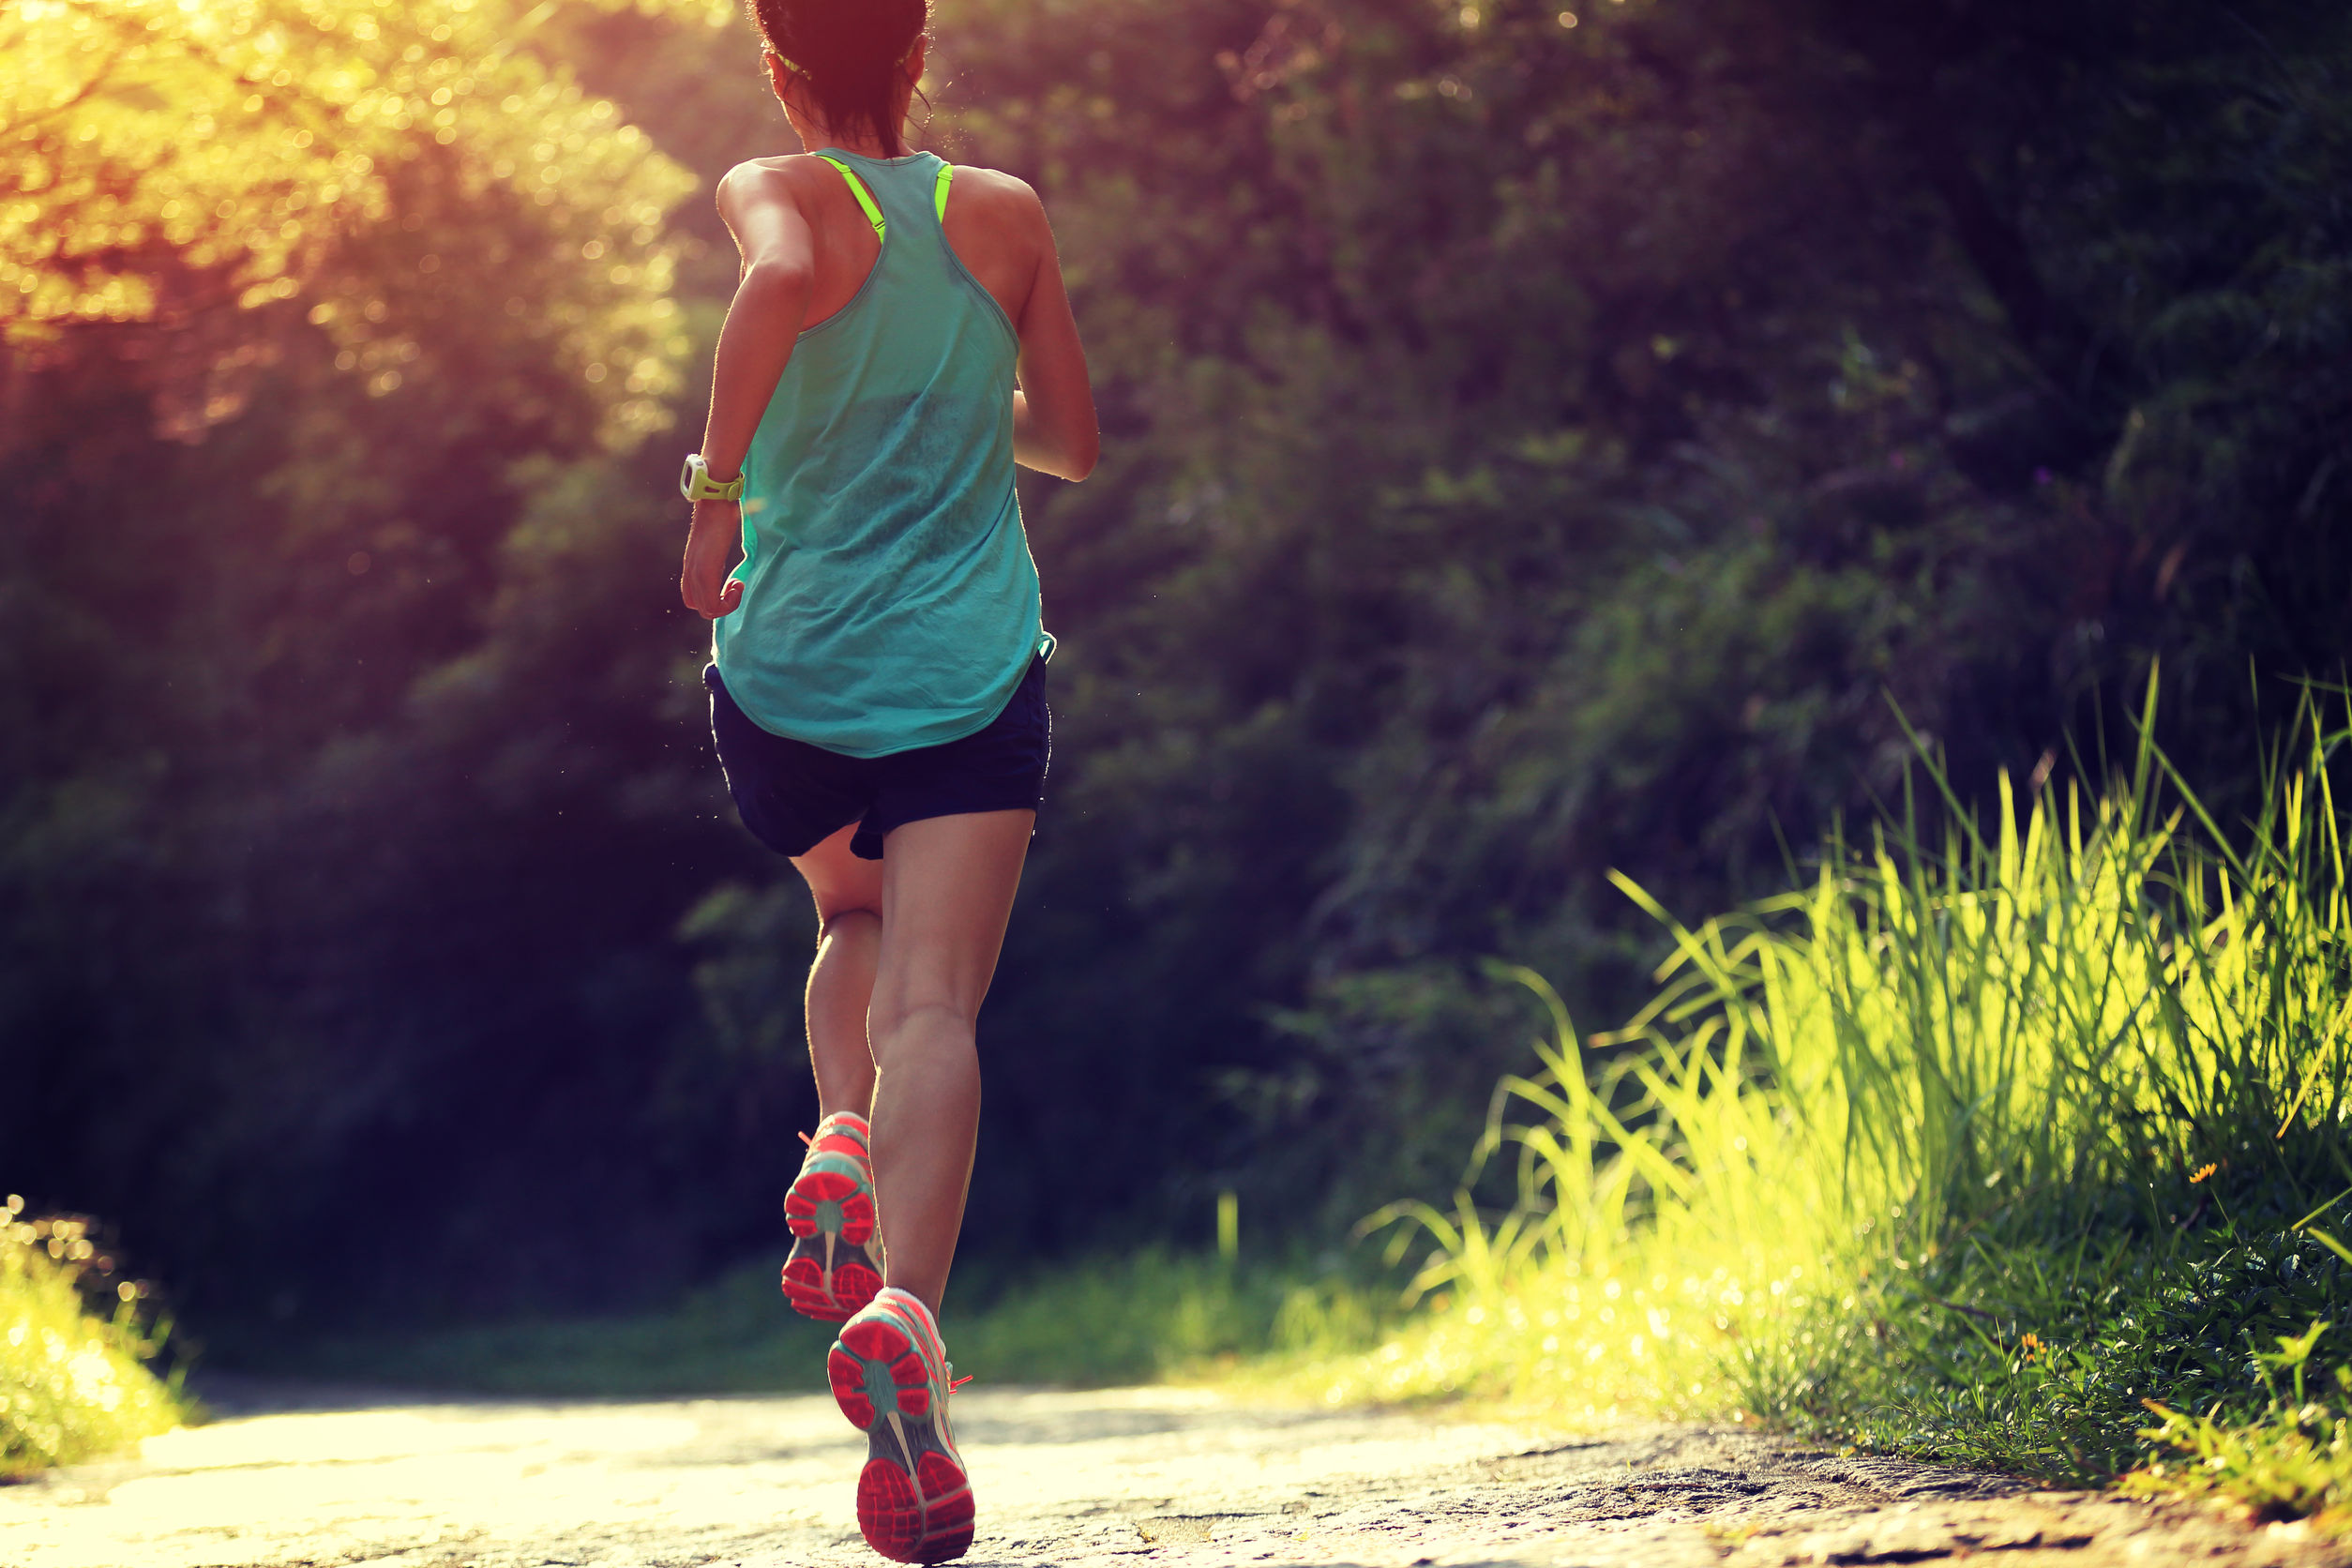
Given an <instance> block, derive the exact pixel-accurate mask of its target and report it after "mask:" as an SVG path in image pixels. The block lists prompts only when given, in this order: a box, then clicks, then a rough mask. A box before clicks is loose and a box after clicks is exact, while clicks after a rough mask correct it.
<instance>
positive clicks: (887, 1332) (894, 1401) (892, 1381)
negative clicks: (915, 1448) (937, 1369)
mask: <svg viewBox="0 0 2352 1568" xmlns="http://www.w3.org/2000/svg"><path fill="white" fill-rule="evenodd" d="M825 1380H826V1381H827V1382H828V1383H830V1384H831V1385H832V1387H833V1401H834V1403H835V1404H837V1405H838V1406H840V1407H841V1413H842V1414H843V1415H845V1416H847V1417H848V1418H849V1421H850V1425H852V1426H855V1427H856V1428H857V1429H858V1430H859V1431H861V1432H867V1433H870V1432H872V1431H873V1430H874V1429H875V1428H876V1427H877V1426H880V1425H882V1424H883V1423H884V1422H886V1421H887V1420H888V1419H889V1418H890V1416H891V1415H893V1414H894V1413H895V1414H897V1415H900V1416H912V1417H914V1418H916V1419H918V1420H919V1419H921V1418H923V1417H925V1416H927V1415H929V1414H930V1413H931V1387H930V1381H929V1380H928V1379H927V1377H926V1376H925V1375H924V1371H923V1356H922V1353H921V1352H920V1351H918V1350H917V1349H915V1348H914V1341H913V1340H912V1339H911V1338H909V1337H908V1336H907V1334H906V1331H905V1330H903V1329H901V1328H899V1327H898V1326H897V1324H895V1323H892V1322H890V1321H889V1320H888V1319H882V1318H867V1319H862V1320H860V1321H857V1322H853V1323H852V1324H850V1326H849V1327H847V1328H846V1329H843V1330H842V1331H841V1337H840V1338H838V1339H837V1340H835V1341H834V1342H833V1349H832V1350H831V1352H829V1353H828V1354H827V1355H826V1357H825Z"/></svg>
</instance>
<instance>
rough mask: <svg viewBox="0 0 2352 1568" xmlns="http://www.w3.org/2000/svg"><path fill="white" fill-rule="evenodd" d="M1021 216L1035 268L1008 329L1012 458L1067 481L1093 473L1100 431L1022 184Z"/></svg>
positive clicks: (1045, 243) (1061, 294)
mask: <svg viewBox="0 0 2352 1568" xmlns="http://www.w3.org/2000/svg"><path fill="white" fill-rule="evenodd" d="M1020 189H1021V192H1022V193H1023V194H1024V195H1026V196H1027V198H1028V200H1027V202H1026V203H1025V204H1024V206H1025V207H1026V209H1027V210H1026V211H1025V212H1024V214H1023V217H1024V219H1025V220H1026V222H1027V224H1028V225H1029V226H1030V227H1032V229H1033V243H1034V245H1035V256H1036V261H1035V270H1034V272H1033V275H1032V278H1031V280H1030V287H1029V296H1028V299H1027V300H1026V301H1025V302H1024V304H1023V305H1022V307H1021V312H1020V316H1019V318H1018V320H1017V321H1015V322H1014V324H1013V325H1014V329H1015V331H1017V332H1018V334H1019V336H1020V341H1021V356H1020V381H1021V387H1020V390H1019V391H1018V392H1016V393H1014V394H1013V457H1014V459H1015V460H1016V461H1018V462H1020V463H1022V464H1023V465H1025V466H1027V467H1030V468H1033V469H1036V470H1038V471H1039V472H1041V473H1045V474H1051V475H1055V476H1057V477H1059V478H1063V479H1069V480H1072V481H1076V480H1079V479H1083V478H1085V477H1086V476H1087V475H1089V474H1092V473H1093V472H1094V462H1095V460H1096V459H1097V458H1099V457H1100V456H1101V455H1102V449H1103V440H1102V432H1101V430H1100V429H1099V428H1098V427H1097V425H1096V423H1095V419H1094V388H1093V383H1092V381H1091V380H1090V379H1089V377H1088V375H1087V370H1086V350H1085V348H1084V346H1083V345H1081V344H1080V343H1079V342H1078V320H1077V318H1076V317H1074V316H1073V315H1072V314H1071V313H1070V295H1069V293H1068V291H1067V290H1066V289H1064V288H1063V283H1062V258H1061V256H1060V255H1059V254H1058V253H1057V252H1056V251H1055V249H1054V245H1053V227H1052V225H1051V224H1050V223H1048V221H1047V220H1046V208H1045V204H1043V203H1042V202H1039V201H1038V200H1037V196H1036V193H1035V192H1034V191H1033V190H1031V189H1030V188H1028V187H1027V186H1026V185H1024V186H1022V187H1021V188H1020Z"/></svg>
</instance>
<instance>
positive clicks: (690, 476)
mask: <svg viewBox="0 0 2352 1568" xmlns="http://www.w3.org/2000/svg"><path fill="white" fill-rule="evenodd" d="M678 493H679V494H680V495H683V496H685V497H686V499H687V500H688V501H741V500H742V499H743V475H740V474H738V475H735V476H734V477H733V478H731V479H729V480H726V481H724V482H722V481H720V480H717V479H714V478H712V477H711V469H710V464H708V463H707V462H705V461H703V460H702V454H701V453H700V452H693V453H689V454H688V455H687V457H686V467H685V469H684V470H683V471H682V472H681V473H680V474H679V475H678Z"/></svg>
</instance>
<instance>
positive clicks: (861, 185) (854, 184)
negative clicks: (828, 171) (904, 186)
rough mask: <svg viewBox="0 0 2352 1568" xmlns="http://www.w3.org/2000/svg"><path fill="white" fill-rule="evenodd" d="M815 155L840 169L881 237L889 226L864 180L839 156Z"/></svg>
mask: <svg viewBox="0 0 2352 1568" xmlns="http://www.w3.org/2000/svg"><path fill="white" fill-rule="evenodd" d="M817 156H818V157H819V158H825V155H824V154H822V153H819V154H818V155H817ZM825 161H826V162H827V163H830V164H832V165H833V166H834V167H835V168H836V169H838V170H840V171H841V177H842V178H843V179H845V180H847V181H849V182H850V194H851V195H852V196H854V197H856V198H857V204H858V205H859V206H861V207H863V208H865V209H866V221H867V222H868V223H871V224H872V225H873V226H874V237H875V238H876V239H881V238H882V237H883V235H884V234H886V233H887V232H888V228H889V226H888V225H887V224H885V223H883V222H882V208H880V207H878V206H876V205H874V199H873V198H872V197H871V196H868V195H867V193H866V182H865V181H863V180H861V179H859V178H858V177H857V176H856V175H855V174H853V173H851V172H850V166H849V165H848V164H846V163H844V162H842V161H841V160H840V159H839V158H825ZM945 206H946V204H945V202H944V201H942V203H941V207H942V210H944V209H945Z"/></svg>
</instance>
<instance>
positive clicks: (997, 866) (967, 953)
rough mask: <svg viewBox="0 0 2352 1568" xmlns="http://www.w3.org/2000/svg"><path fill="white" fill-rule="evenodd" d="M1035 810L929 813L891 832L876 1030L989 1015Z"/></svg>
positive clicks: (885, 871)
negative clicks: (902, 1021) (939, 1014)
mask: <svg viewBox="0 0 2352 1568" xmlns="http://www.w3.org/2000/svg"><path fill="white" fill-rule="evenodd" d="M1036 821H1037V813H1035V812H1034V811H972V812H963V813H959V814H957V815H956V816H952V817H926V818H923V819H922V820H920V821H918V822H908V823H906V824H904V825H903V826H900V827H897V828H894V829H892V830H891V833H890V837H889V838H888V840H887V841H886V848H885V850H884V852H883V855H882V964H881V971H880V972H879V973H878V974H877V975H876V976H875V980H874V1014H875V1023H876V1026H877V1029H876V1032H877V1033H881V1031H882V1028H883V1027H884V1026H885V1025H886V1023H887V1022H888V1021H889V1020H892V1019H896V1018H904V1017H907V1016H908V1015H910V1014H912V1013H915V1012H918V1011H923V1010H927V1009H931V1008H941V1009H945V1010H947V1011H950V1012H953V1013H955V1014H956V1015H957V1016H958V1017H960V1018H964V1019H966V1020H967V1021H969V1020H971V1019H972V1018H977V1017H978V1016H979V1013H980V1003H981V1000H982V999H983V998H985V997H986V996H987V995H988V982H989V981H990V980H991V979H992V978H993V977H994V976H995V974H996V960H997V955H998V954H999V953H1000V952H1001V951H1002V950H1003V945H1004V927H1005V922H1006V921H1008V920H1009V919H1011V918H1012V913H1013V895H1014V894H1015V893H1016V892H1017V891H1018V889H1019V887H1020V881H1021V864H1022V862H1023V861H1024V860H1025V859H1026V858H1027V857H1028V854H1029V837H1030V832H1031V829H1032V828H1033V826H1034V825H1035V823H1036Z"/></svg>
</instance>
